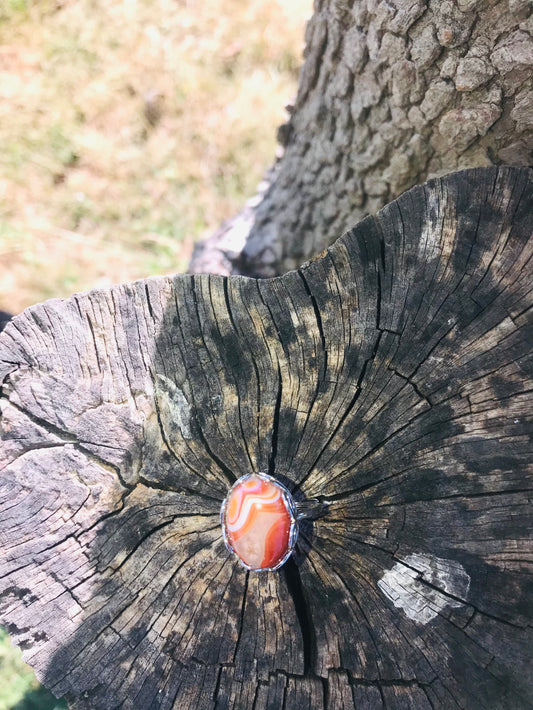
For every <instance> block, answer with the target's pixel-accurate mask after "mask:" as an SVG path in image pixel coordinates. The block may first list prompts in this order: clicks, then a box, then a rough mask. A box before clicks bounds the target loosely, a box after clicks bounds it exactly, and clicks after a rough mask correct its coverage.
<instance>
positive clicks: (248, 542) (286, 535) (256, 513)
mask: <svg viewBox="0 0 533 710" xmlns="http://www.w3.org/2000/svg"><path fill="white" fill-rule="evenodd" d="M323 508H324V504H323V503H321V502H320V501H317V500H309V501H302V502H298V503H296V502H295V500H294V498H293V496H292V494H291V492H290V491H289V490H288V488H286V486H284V485H283V484H282V483H280V481H278V480H277V479H275V478H273V477H272V476H269V475H268V474H266V473H249V474H247V475H245V476H242V477H241V478H239V479H238V480H237V481H236V482H235V483H234V484H233V486H232V487H231V488H230V490H229V491H228V495H227V496H226V498H225V499H224V501H223V503H222V507H221V509H220V523H221V525H222V534H223V536H224V542H225V544H226V547H227V549H228V550H229V551H230V552H232V553H233V554H234V555H236V556H237V558H238V560H239V562H240V563H241V564H242V566H243V567H245V569H247V570H251V571H254V572H259V571H272V570H276V569H279V568H280V567H281V566H282V565H283V564H284V563H285V562H286V561H287V560H288V559H289V557H290V556H291V554H292V552H293V550H294V546H295V545H296V541H297V538H298V521H300V520H302V519H305V518H312V517H317V516H318V514H319V513H320V511H322V510H323Z"/></svg>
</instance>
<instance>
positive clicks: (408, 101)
mask: <svg viewBox="0 0 533 710" xmlns="http://www.w3.org/2000/svg"><path fill="white" fill-rule="evenodd" d="M532 13H533V5H532V3H531V2H530V0H500V1H497V0H457V1H454V2H452V1H451V0H429V1H428V0H381V1H380V0H355V2H354V0H317V1H316V2H315V14H314V15H313V18H312V19H311V21H310V23H309V25H308V28H307V34H306V41H307V47H306V51H305V62H304V65H303V68H302V71H301V74H300V81H299V87H298V96H297V99H296V103H295V106H294V109H293V112H292V116H291V118H290V120H289V122H288V123H287V124H286V125H284V126H282V127H281V129H280V132H279V138H280V141H281V142H282V144H283V146H284V147H285V152H284V154H283V157H282V158H281V160H279V161H278V162H277V164H276V165H275V166H274V169H273V171H272V172H271V174H270V175H269V176H268V183H269V187H268V189H267V190H266V192H265V190H264V186H263V189H262V191H261V193H260V194H259V195H258V198H256V199H255V200H253V201H252V202H251V203H250V204H249V205H248V206H247V208H246V209H245V210H243V212H242V213H241V214H240V215H238V217H237V218H235V220H232V221H230V222H229V223H228V224H226V225H224V227H223V228H222V229H221V230H219V231H218V232H217V233H216V234H215V235H214V236H213V237H212V238H211V239H210V240H208V242H207V243H206V244H204V245H202V246H199V247H198V248H197V249H196V251H195V255H194V257H193V260H192V263H191V271H192V272H195V273H199V272H202V271H208V272H215V273H241V274H247V275H251V276H260V277H266V276H274V275H277V274H281V273H284V272H285V271H288V270H289V269H293V268H296V267H298V266H299V265H300V264H301V263H302V262H303V261H304V260H306V259H308V258H311V257H312V256H314V255H316V254H318V253H320V252H321V251H322V250H323V249H325V248H326V247H327V246H328V245H329V244H331V243H332V242H333V241H334V240H335V239H336V238H337V237H338V236H339V235H341V234H342V233H343V232H345V231H346V230H347V229H348V228H350V227H351V226H352V225H353V224H355V223H356V222H358V221H359V220H360V219H362V218H363V217H364V216H365V215H367V214H373V213H375V212H376V211H377V210H378V209H380V208H381V207H383V206H384V205H385V204H387V203H388V202H390V201H391V200H393V199H395V198H396V197H398V196H399V195H400V194H401V193H402V192H403V191H405V190H407V189H408V188H410V187H412V186H413V185H416V184H420V183H422V182H424V181H425V180H426V179H427V178H428V177H431V176H435V175H443V174H445V173H448V172H452V171H454V170H458V169H460V168H466V167H479V166H487V165H533V24H532V23H533V14H532Z"/></svg>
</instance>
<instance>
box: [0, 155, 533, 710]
mask: <svg viewBox="0 0 533 710" xmlns="http://www.w3.org/2000/svg"><path fill="white" fill-rule="evenodd" d="M532 206H533V173H532V171H530V170H527V169H512V168H501V169H496V168H490V169H484V170H483V169H480V170H475V171H466V172H461V173H457V174H454V175H451V176H448V177H445V178H442V179H438V180H435V181H432V182H430V183H428V184H427V185H425V186H423V187H418V188H415V189H413V190H411V191H410V192H408V193H406V194H404V195H403V196H402V197H401V198H400V199H398V200H397V201H396V202H393V203H391V204H390V205H388V206H387V207H386V208H385V209H383V210H382V211H381V212H379V213H378V214H377V216H376V217H370V218H367V219H366V220H364V221H363V222H361V223H360V224H359V225H357V226H356V227H355V228H354V229H353V230H351V231H349V232H348V233H346V234H345V235H344V236H343V237H341V238H340V239H339V240H338V241H337V242H336V243H335V245H334V246H332V247H331V248H330V249H329V250H328V251H327V252H326V253H325V254H324V255H322V256H321V257H320V258H317V259H316V260H314V261H312V262H310V263H308V264H306V265H305V266H303V267H302V268H301V269H299V270H297V271H293V272H290V273H287V274H286V275H284V276H282V277H279V278H276V279H273V280H269V281H257V280H255V279H247V278H244V277H230V278H224V277H220V276H190V275H189V276H187V275H185V276H174V277H156V278H149V279H146V280H141V281H136V282H134V283H128V284H123V285H121V286H115V287H113V288H110V289H107V290H99V291H91V292H88V293H83V294H76V295H74V296H72V297H71V298H69V299H66V300H62V301H59V300H55V301H48V302H46V303H44V304H38V305H36V306H33V307H32V308H29V309H27V310H26V311H24V312H23V313H22V314H20V315H19V316H17V317H15V318H14V319H13V320H12V321H11V322H9V323H8V324H7V326H6V328H5V330H4V331H3V333H2V334H1V335H0V383H1V392H0V394H1V396H0V405H1V414H2V418H1V432H2V439H1V448H0V470H1V474H0V547H1V551H2V554H1V557H0V621H1V623H3V624H4V625H5V626H6V628H7V629H8V631H9V633H10V634H12V636H13V638H14V639H15V641H16V643H18V644H19V645H20V647H21V648H22V649H23V652H24V657H25V659H26V661H27V662H28V663H30V664H31V665H32V666H33V667H34V668H35V670H36V673H37V676H38V678H39V679H40V680H41V681H42V682H43V683H44V684H45V685H47V686H48V687H49V688H50V689H51V690H52V691H53V692H54V693H55V694H56V695H58V696H59V695H66V696H67V698H68V699H69V702H70V706H71V707H72V708H73V709H75V710H82V709H84V710H89V709H90V710H118V708H121V709H126V708H131V709H132V710H133V709H135V710H145V709H146V710H148V709H152V708H153V709H155V708H158V709H160V710H162V709H163V708H165V709H168V710H170V709H173V710H178V709H179V710H187V708H191V710H192V709H194V710H198V709H199V708H200V709H203V708H217V709H218V710H220V709H221V708H234V709H241V708H242V710H249V709H250V708H253V709H254V710H262V709H266V708H276V709H278V708H281V709H283V708H284V709H285V710H297V709H300V708H310V709H312V710H319V709H320V708H323V709H324V710H340V709H342V708H343V709H346V710H353V709H354V708H355V709H357V710H359V709H360V708H372V710H374V709H377V708H381V707H383V708H393V709H394V710H400V709H401V708H409V709H415V710H417V709H422V708H434V709H437V708H439V709H442V710H448V709H449V708H466V709H472V710H474V709H476V710H477V709H478V708H489V709H491V710H495V709H498V708H501V709H502V710H503V709H504V708H505V709H506V710H507V709H508V708H513V710H521V709H525V708H531V707H533V678H532V675H531V672H530V671H531V656H532V651H533V633H532V619H533V516H532V511H531V494H532V491H533V463H532V455H531V453H532V452H531V434H532V425H531V424H532V419H533V417H532V408H533V407H532V397H531V393H532V391H533V386H532V372H533V357H532V349H531V342H532V340H531V335H532V330H533V328H532V319H531V313H532V310H531V306H532V300H533V279H532V269H531V263H532V253H533V239H532V227H531V225H532V218H533V212H532V209H533V208H532ZM257 470H261V471H268V472H270V473H271V474H273V475H276V476H279V477H280V478H281V479H282V480H284V481H285V482H286V483H287V484H288V485H289V486H290V487H291V488H292V490H293V491H294V494H295V496H296V497H297V498H299V499H306V498H315V497H318V498H319V499H320V500H322V501H324V502H326V503H327V509H328V512H327V514H326V515H324V516H323V517H321V518H319V519H317V520H314V521H312V522H310V523H307V524H306V525H305V526H304V527H303V528H302V533H301V537H300V541H299V545H298V549H297V551H296V554H295V555H294V556H293V558H291V560H290V561H289V562H288V563H287V564H286V565H285V566H284V567H283V568H282V569H281V570H280V571H279V572H275V573H272V572H269V573H263V574H254V573H247V572H246V571H244V570H243V569H242V568H241V567H240V566H239V564H238V563H237V562H236V561H235V560H234V559H233V558H232V557H231V556H230V555H229V553H228V552H227V551H226V550H225V548H224V545H223V542H222V536H221V532H220V528H219V509H220V504H221V501H222V499H223V497H224V495H225V493H226V491H227V489H228V487H229V486H230V485H231V484H232V482H233V481H234V480H235V479H236V478H237V477H239V476H241V475H243V474H245V473H247V472H249V471H257Z"/></svg>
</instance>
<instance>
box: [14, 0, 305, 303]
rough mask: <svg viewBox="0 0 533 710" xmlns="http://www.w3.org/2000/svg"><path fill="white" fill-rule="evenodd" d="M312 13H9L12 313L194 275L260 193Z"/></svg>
mask: <svg viewBox="0 0 533 710" xmlns="http://www.w3.org/2000/svg"><path fill="white" fill-rule="evenodd" d="M310 12H311V0H290V2H286V0H225V1H224V2H222V0H210V1H209V2H194V0H112V1H111V2H109V1H108V0H55V1H52V0H34V1H33V2H32V1H31V0H0V144H1V146H2V149H1V150H0V309H2V308H3V309H6V310H11V311H14V312H18V311H19V310H21V309H22V308H24V307H25V306H27V305H29V304H31V303H34V302H37V301H40V300H43V299H45V298H49V297H51V296H65V295H68V294H69V293H71V292H73V291H77V290H83V289H86V288H91V287H93V286H102V285H107V284H110V283H114V282H117V281H124V280H129V279H134V278H139V277H142V276H147V275H149V274H154V273H168V272H176V271H180V270H183V269H184V268H185V267H186V264H187V262H188V259H189V256H190V253H191V250H192V245H193V242H194V241H195V240H196V239H198V238H200V237H202V236H204V235H205V234H206V233H209V232H210V231H212V230H213V229H214V228H215V227H216V226H218V225H219V224H220V222H221V221H222V220H223V219H225V218H227V217H229V216H230V215H232V214H234V213H235V212H236V211H237V210H238V209H239V208H240V207H241V206H242V204H243V202H244V201H245V199H246V198H247V197H248V196H250V195H252V194H253V192H254V190H255V187H256V185H257V183H258V181H259V180H260V178H261V175H262V173H263V172H264V170H265V168H266V167H267V166H268V164H269V163H270V162H271V160H272V157H273V155H274V150H275V128H276V126H277V125H278V124H279V123H281V122H282V121H283V120H284V111H283V105H284V103H286V102H287V101H288V100H289V99H290V98H291V97H292V96H293V94H294V92H295V89H296V81H297V73H298V68H299V66H300V63H301V52H302V48H303V33H304V24H305V20H306V19H307V18H308V16H309V14H310Z"/></svg>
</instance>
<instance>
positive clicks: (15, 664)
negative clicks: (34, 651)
mask: <svg viewBox="0 0 533 710" xmlns="http://www.w3.org/2000/svg"><path fill="white" fill-rule="evenodd" d="M66 707H67V706H66V703H65V702H64V701H61V700H56V699H55V698H54V696H53V695H52V694H51V693H49V692H48V691H47V690H46V689H45V688H43V687H42V686H40V685H39V683H38V682H37V681H36V680H35V676H34V675H33V672H32V670H31V668H29V666H27V665H26V664H25V663H24V662H23V660H22V654H21V652H20V651H19V650H18V649H15V648H14V647H13V646H12V645H11V642H10V640H9V636H8V635H7V633H6V632H5V631H4V630H3V629H1V628H0V710H63V708H66Z"/></svg>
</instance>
